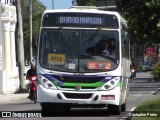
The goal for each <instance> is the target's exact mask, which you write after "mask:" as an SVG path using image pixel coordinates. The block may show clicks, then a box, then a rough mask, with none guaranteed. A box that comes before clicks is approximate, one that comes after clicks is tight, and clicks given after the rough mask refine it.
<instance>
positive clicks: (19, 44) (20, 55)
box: [16, 0, 26, 89]
mask: <svg viewBox="0 0 160 120" xmlns="http://www.w3.org/2000/svg"><path fill="white" fill-rule="evenodd" d="M16 6H17V14H18V15H17V16H18V34H17V40H16V41H17V53H18V56H17V58H18V69H19V79H20V84H21V86H20V87H21V89H25V88H26V87H25V81H24V75H23V74H24V47H23V23H22V14H21V3H20V0H17V4H16Z"/></svg>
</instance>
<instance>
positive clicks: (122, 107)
mask: <svg viewBox="0 0 160 120" xmlns="http://www.w3.org/2000/svg"><path fill="white" fill-rule="evenodd" d="M121 111H123V112H125V111H126V102H125V103H123V104H122V106H121Z"/></svg>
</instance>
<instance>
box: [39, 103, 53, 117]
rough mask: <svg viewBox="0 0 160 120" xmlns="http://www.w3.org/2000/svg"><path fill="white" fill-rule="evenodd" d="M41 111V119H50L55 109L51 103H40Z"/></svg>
mask: <svg viewBox="0 0 160 120" xmlns="http://www.w3.org/2000/svg"><path fill="white" fill-rule="evenodd" d="M41 110H42V116H43V117H50V116H52V114H53V112H54V110H55V107H54V104H52V103H41Z"/></svg>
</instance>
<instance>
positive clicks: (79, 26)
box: [37, 7, 130, 114]
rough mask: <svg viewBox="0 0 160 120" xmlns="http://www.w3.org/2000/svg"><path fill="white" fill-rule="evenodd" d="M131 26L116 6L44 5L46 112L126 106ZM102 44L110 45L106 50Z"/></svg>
mask: <svg viewBox="0 0 160 120" xmlns="http://www.w3.org/2000/svg"><path fill="white" fill-rule="evenodd" d="M127 30H128V27H127V22H126V21H125V19H123V18H122V17H121V15H120V14H119V13H118V12H113V11H104V10H98V9H96V8H95V7H93V8H89V7H85V8H83V7H74V8H70V9H63V10H61V9H60V10H46V11H44V13H43V15H42V18H41V26H40V35H39V41H38V55H37V75H38V82H37V102H39V103H40V105H41V108H42V112H45V111H53V112H57V111H62V110H64V111H69V110H71V108H75V107H77V108H78V107H91V108H94V107H96V108H97V107H100V108H103V109H105V108H106V110H108V111H109V112H111V113H114V114H120V113H121V111H125V110H126V100H127V95H128V83H129V82H128V81H129V77H130V53H129V52H130V42H129V35H128V32H127ZM105 41H107V42H108V44H109V45H105V43H106V42H105ZM104 46H107V47H108V48H107V49H108V50H102V49H105V47H104ZM104 51H107V52H104Z"/></svg>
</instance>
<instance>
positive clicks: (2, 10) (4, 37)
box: [0, 0, 19, 94]
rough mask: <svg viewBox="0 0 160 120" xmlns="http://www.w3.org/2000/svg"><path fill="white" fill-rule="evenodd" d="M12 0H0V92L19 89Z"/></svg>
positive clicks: (14, 10) (14, 9)
mask: <svg viewBox="0 0 160 120" xmlns="http://www.w3.org/2000/svg"><path fill="white" fill-rule="evenodd" d="M13 1H14V0H1V2H0V15H1V16H0V94H1V93H14V92H15V91H17V90H19V76H18V69H17V67H16V52H15V24H16V21H17V18H16V7H15V6H13V5H12V4H11V3H12V2H13Z"/></svg>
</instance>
